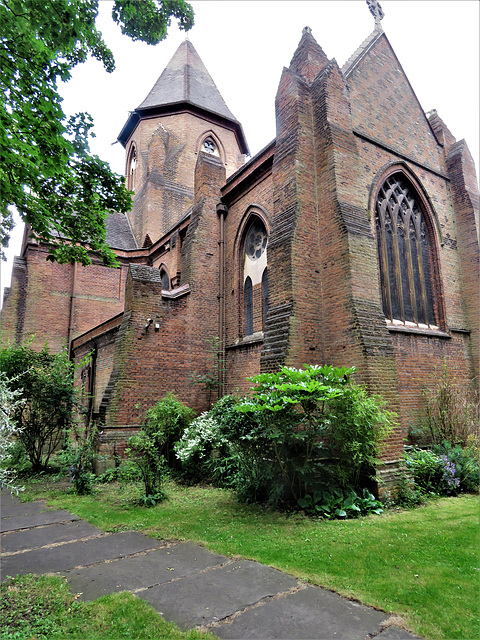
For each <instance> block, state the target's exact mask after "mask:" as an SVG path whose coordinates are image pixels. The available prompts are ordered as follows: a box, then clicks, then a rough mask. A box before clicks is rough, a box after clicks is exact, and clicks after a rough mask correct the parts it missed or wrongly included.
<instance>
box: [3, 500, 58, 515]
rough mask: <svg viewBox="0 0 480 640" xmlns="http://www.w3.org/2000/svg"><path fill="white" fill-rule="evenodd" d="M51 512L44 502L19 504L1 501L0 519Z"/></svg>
mask: <svg viewBox="0 0 480 640" xmlns="http://www.w3.org/2000/svg"><path fill="white" fill-rule="evenodd" d="M49 510H50V511H51V510H52V509H49V507H48V505H47V503H46V502H45V500H38V501H36V502H20V501H13V500H9V501H8V502H7V501H5V502H4V501H3V500H2V503H1V506H0V516H1V517H2V518H9V517H11V516H27V515H31V514H32V513H41V512H42V511H49Z"/></svg>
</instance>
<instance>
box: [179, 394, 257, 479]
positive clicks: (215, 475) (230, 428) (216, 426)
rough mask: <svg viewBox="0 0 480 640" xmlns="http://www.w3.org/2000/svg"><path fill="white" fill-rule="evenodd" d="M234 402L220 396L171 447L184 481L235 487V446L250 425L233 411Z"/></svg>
mask: <svg viewBox="0 0 480 640" xmlns="http://www.w3.org/2000/svg"><path fill="white" fill-rule="evenodd" d="M238 402H239V400H238V399H237V398H235V397H234V396H224V397H223V398H221V399H220V400H218V401H217V402H216V403H215V404H214V405H213V407H212V408H211V409H210V411H209V412H205V413H203V414H202V415H201V416H199V417H198V418H196V419H195V420H193V422H191V423H190V424H189V426H188V427H187V429H186V430H185V432H184V434H183V437H182V439H181V440H180V441H179V442H177V444H176V445H175V451H176V454H177V457H178V459H179V460H180V461H181V462H182V474H183V477H184V478H187V479H188V480H189V481H194V482H198V481H200V480H207V481H210V482H213V483H214V484H215V485H217V486H221V487H233V486H235V485H236V484H237V476H238V472H239V466H240V462H241V460H240V449H239V445H238V443H239V441H240V438H241V437H242V436H243V435H244V434H246V433H248V432H249V427H250V425H251V422H250V420H249V418H248V417H247V416H246V415H245V414H241V413H239V412H238V411H235V406H236V405H237V404H238Z"/></svg>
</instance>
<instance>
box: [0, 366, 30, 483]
mask: <svg viewBox="0 0 480 640" xmlns="http://www.w3.org/2000/svg"><path fill="white" fill-rule="evenodd" d="M11 383H12V381H11V380H9V379H8V378H7V376H6V375H5V373H3V372H2V371H0V490H2V489H3V488H4V487H7V488H9V489H10V490H11V491H15V492H17V493H18V491H19V490H20V487H18V486H16V485H15V481H16V478H17V476H18V475H19V473H20V472H21V471H22V470H23V469H24V466H25V462H26V454H25V447H24V446H23V445H22V443H21V441H19V440H17V438H18V436H19V428H18V427H17V425H16V424H15V421H14V419H13V415H14V414H15V412H16V411H17V410H18V409H19V408H20V404H21V403H22V400H21V399H20V396H21V390H20V389H17V390H12V389H11V388H10V386H11Z"/></svg>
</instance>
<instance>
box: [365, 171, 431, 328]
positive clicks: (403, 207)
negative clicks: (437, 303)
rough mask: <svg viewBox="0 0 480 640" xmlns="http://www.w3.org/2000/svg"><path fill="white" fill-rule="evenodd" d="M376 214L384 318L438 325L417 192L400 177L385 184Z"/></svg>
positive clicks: (392, 177) (425, 233) (380, 193)
mask: <svg viewBox="0 0 480 640" xmlns="http://www.w3.org/2000/svg"><path fill="white" fill-rule="evenodd" d="M375 214H376V227H377V247H378V255H379V261H380V278H381V286H382V302H383V310H384V313H385V316H386V317H387V318H388V319H390V320H401V321H402V322H414V323H416V324H419V323H421V324H436V320H435V313H434V304H433V286H432V275H433V274H432V267H431V264H432V249H431V244H430V235H429V233H428V229H427V227H426V224H425V219H424V216H423V213H422V211H421V209H420V207H419V205H418V202H417V199H416V196H415V192H414V190H413V189H412V187H411V186H410V185H409V183H408V182H407V180H406V179H405V178H404V177H403V176H402V175H401V174H395V175H393V176H390V177H389V178H387V180H386V181H385V183H384V184H383V185H382V187H381V189H380V191H379V194H378V199H377V203H376V212H375Z"/></svg>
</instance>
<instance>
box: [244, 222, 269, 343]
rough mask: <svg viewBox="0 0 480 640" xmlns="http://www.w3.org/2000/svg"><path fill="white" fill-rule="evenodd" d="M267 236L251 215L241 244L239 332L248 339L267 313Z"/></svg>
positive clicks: (259, 328) (262, 322) (263, 323)
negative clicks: (241, 327) (240, 312)
mask: <svg viewBox="0 0 480 640" xmlns="http://www.w3.org/2000/svg"><path fill="white" fill-rule="evenodd" d="M267 244H268V235H267V230H266V228H265V225H264V224H263V222H262V220H261V219H260V218H259V217H257V216H254V217H253V218H252V220H251V221H250V223H249V224H248V226H247V230H246V232H245V234H244V242H243V261H242V265H243V273H242V281H243V332H244V335H246V336H249V335H252V334H253V333H255V332H258V331H261V330H262V329H263V327H264V325H265V319H266V314H267V310H268V280H267Z"/></svg>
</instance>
